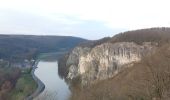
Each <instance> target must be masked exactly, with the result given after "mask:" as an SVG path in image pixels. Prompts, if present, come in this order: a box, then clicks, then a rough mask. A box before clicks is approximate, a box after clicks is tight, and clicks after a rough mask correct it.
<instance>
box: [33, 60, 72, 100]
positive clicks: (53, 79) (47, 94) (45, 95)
mask: <svg viewBox="0 0 170 100" xmlns="http://www.w3.org/2000/svg"><path fill="white" fill-rule="evenodd" d="M37 67H38V68H37V69H36V70H35V75H36V76H37V77H38V78H39V79H40V80H41V81H42V82H43V83H44V84H45V90H44V91H43V92H42V93H41V94H40V95H39V96H38V97H37V98H38V99H39V100H67V99H68V97H69V95H70V91H69V87H68V85H67V84H66V83H65V81H64V80H63V79H61V78H60V77H59V76H58V63H57V61H39V63H38V65H37Z"/></svg>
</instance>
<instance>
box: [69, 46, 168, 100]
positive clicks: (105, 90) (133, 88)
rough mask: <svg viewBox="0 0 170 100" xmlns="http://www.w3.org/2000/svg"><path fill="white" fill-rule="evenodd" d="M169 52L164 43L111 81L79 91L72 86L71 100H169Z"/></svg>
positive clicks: (77, 86) (76, 85) (78, 87)
mask: <svg viewBox="0 0 170 100" xmlns="http://www.w3.org/2000/svg"><path fill="white" fill-rule="evenodd" d="M169 52H170V44H169V43H167V44H164V45H163V46H161V47H159V48H158V49H157V50H156V51H155V53H154V54H153V55H150V56H147V57H145V58H143V59H142V60H141V62H139V63H136V64H134V65H133V66H132V67H128V68H126V69H124V70H122V71H121V72H120V73H119V74H117V75H116V76H115V77H113V78H110V79H106V80H104V81H100V82H98V83H96V84H93V85H90V86H89V87H86V88H83V89H82V88H80V87H81V86H79V84H75V85H74V87H72V96H71V100H170V77H169V76H170V53H169Z"/></svg>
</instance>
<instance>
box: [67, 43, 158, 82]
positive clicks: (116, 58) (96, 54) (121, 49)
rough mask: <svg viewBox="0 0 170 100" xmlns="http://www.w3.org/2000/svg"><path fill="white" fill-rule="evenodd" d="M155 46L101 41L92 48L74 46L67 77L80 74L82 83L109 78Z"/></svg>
mask: <svg viewBox="0 0 170 100" xmlns="http://www.w3.org/2000/svg"><path fill="white" fill-rule="evenodd" d="M155 48H156V46H155V45H153V43H152V44H151V43H150V42H145V43H143V44H142V45H138V44H135V43H133V42H117V43H103V44H101V45H97V46H95V47H93V48H89V47H81V46H79V47H76V48H75V49H73V50H72V52H71V53H70V55H69V57H68V59H67V62H66V66H68V68H69V72H68V75H67V78H68V79H73V78H76V77H77V76H81V81H82V84H88V83H91V82H94V81H97V80H103V79H107V78H111V77H113V76H114V75H116V74H117V73H118V72H119V71H120V70H121V69H123V68H126V67H128V66H131V65H132V64H133V63H135V62H138V61H140V60H141V59H142V57H144V56H145V55H147V54H151V53H152V52H153V51H154V49H155Z"/></svg>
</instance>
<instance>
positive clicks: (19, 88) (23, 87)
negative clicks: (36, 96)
mask: <svg viewBox="0 0 170 100" xmlns="http://www.w3.org/2000/svg"><path fill="white" fill-rule="evenodd" d="M36 88H37V84H36V83H35V81H34V80H33V79H32V76H31V74H30V71H29V70H28V69H27V70H26V71H24V73H22V75H21V77H20V78H19V79H18V81H17V83H16V86H15V88H14V89H13V90H12V91H11V92H10V94H9V100H24V98H25V97H27V96H29V95H30V94H31V93H33V92H34V91H35V90H36Z"/></svg>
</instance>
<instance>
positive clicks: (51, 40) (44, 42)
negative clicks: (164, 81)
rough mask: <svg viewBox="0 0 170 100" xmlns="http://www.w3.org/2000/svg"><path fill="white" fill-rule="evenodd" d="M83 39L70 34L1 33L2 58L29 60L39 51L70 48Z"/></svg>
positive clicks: (0, 50) (0, 51)
mask: <svg viewBox="0 0 170 100" xmlns="http://www.w3.org/2000/svg"><path fill="white" fill-rule="evenodd" d="M83 41H86V40H84V39H81V38H75V37H68V36H31V35H29V36H28V35H0V59H7V60H10V61H20V60H21V61H22V60H24V59H28V60H29V59H32V58H35V56H37V54H39V53H48V52H57V51H67V50H70V49H71V48H72V47H74V46H76V45H77V44H79V43H80V42H83Z"/></svg>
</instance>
